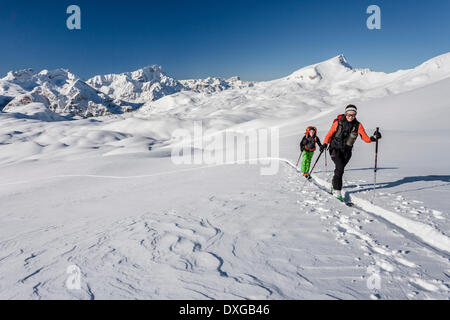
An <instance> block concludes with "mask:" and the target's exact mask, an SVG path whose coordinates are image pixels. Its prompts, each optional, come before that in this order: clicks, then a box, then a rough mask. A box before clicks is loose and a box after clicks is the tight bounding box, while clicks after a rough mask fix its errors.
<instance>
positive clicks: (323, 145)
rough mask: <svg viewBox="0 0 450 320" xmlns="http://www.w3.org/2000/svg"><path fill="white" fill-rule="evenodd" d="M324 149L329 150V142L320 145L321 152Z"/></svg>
mask: <svg viewBox="0 0 450 320" xmlns="http://www.w3.org/2000/svg"><path fill="white" fill-rule="evenodd" d="M324 150H327V144H326V143H324V144H322V145H321V146H320V152H323V151H324Z"/></svg>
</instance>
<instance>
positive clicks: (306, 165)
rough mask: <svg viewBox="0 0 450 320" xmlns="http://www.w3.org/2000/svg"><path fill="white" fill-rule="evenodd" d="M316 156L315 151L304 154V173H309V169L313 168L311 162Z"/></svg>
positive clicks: (304, 152)
mask: <svg viewBox="0 0 450 320" xmlns="http://www.w3.org/2000/svg"><path fill="white" fill-rule="evenodd" d="M313 155H314V151H306V150H304V151H303V152H302V172H303V173H309V167H310V166H311V160H312V157H313Z"/></svg>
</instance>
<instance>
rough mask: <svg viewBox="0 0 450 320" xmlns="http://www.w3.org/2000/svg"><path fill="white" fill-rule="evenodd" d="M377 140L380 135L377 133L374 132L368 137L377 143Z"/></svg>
mask: <svg viewBox="0 0 450 320" xmlns="http://www.w3.org/2000/svg"><path fill="white" fill-rule="evenodd" d="M377 139H381V133H380V132H379V131H375V132H374V133H373V136H371V137H370V140H372V141H377Z"/></svg>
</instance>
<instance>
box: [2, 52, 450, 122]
mask: <svg viewBox="0 0 450 320" xmlns="http://www.w3.org/2000/svg"><path fill="white" fill-rule="evenodd" d="M449 76H450V54H444V55H441V56H438V57H436V58H433V59H430V60H428V61H427V62H425V63H423V64H421V65H419V66H418V67H416V68H413V69H409V70H400V71H397V72H394V73H384V72H374V71H371V70H370V69H357V68H352V67H351V65H350V64H349V63H348V61H347V59H346V58H345V57H344V56H343V55H339V56H336V57H334V58H332V59H329V60H327V61H324V62H321V63H317V64H314V65H311V66H307V67H304V68H301V69H300V70H297V71H295V72H293V73H292V74H290V75H289V76H287V77H283V78H281V79H277V80H272V81H264V82H246V81H241V80H240V79H239V77H232V78H229V79H221V78H211V77H209V78H206V79H190V80H176V79H174V78H172V77H170V76H168V75H166V74H165V73H164V72H163V71H162V68H161V67H160V66H157V65H153V66H150V67H145V68H142V69H139V70H136V71H133V72H125V73H121V74H107V75H98V76H95V77H92V78H90V79H88V80H87V81H83V80H81V79H80V78H78V77H77V76H75V75H74V74H72V73H70V72H69V71H67V70H64V69H57V70H54V71H48V70H43V71H41V72H35V71H33V70H32V69H27V70H21V71H11V72H9V73H8V74H7V76H6V77H4V78H3V79H0V109H3V111H5V112H16V111H17V109H16V107H19V106H23V105H26V104H28V103H31V102H37V103H42V104H43V105H44V106H45V107H46V108H48V109H49V110H51V111H54V112H56V113H58V114H62V115H76V116H81V117H92V116H101V115H108V114H119V113H124V112H127V111H134V110H137V109H142V110H143V111H144V112H148V111H149V110H150V111H151V112H154V111H156V112H157V111H158V110H160V109H158V106H160V105H161V103H159V104H155V103H154V102H155V101H157V100H159V99H161V98H164V97H167V96H171V95H173V94H175V93H182V95H185V96H187V97H188V98H187V99H188V100H189V101H191V100H192V99H191V96H192V95H193V94H194V95H195V93H205V94H206V95H207V97H208V100H209V101H213V100H211V99H209V98H210V96H212V97H213V98H214V95H212V94H213V93H217V92H221V91H225V90H230V89H234V90H240V93H238V94H237V95H238V96H240V97H241V98H240V99H239V100H236V98H235V96H236V94H233V99H235V101H236V102H237V103H239V104H240V105H242V102H243V100H245V99H247V100H253V99H252V98H253V97H254V98H256V97H257V96H261V91H263V92H264V97H265V98H264V99H265V100H266V102H267V103H271V102H270V101H267V97H268V95H267V94H266V93H269V97H273V98H280V97H281V98H282V99H283V100H285V101H286V104H287V105H290V102H292V101H293V100H294V101H295V102H296V103H297V104H298V103H299V102H301V103H303V104H304V105H306V106H308V105H313V106H314V107H318V106H328V105H330V104H334V103H336V102H343V103H344V102H345V101H350V100H365V99H371V98H378V97H383V96H387V95H391V94H396V93H400V92H404V91H408V90H412V89H414V88H417V87H420V86H424V85H427V84H431V83H434V82H436V81H439V80H442V79H444V78H447V77H449ZM251 89H253V90H251ZM190 92H191V93H190ZM195 96H196V97H198V95H195ZM169 99H170V98H169ZM194 100H195V99H194ZM197 101H199V102H200V103H202V104H203V103H204V101H203V99H200V100H197ZM163 104H164V103H163ZM231 105H233V104H231ZM161 110H164V111H167V108H164V107H163V108H162V109H161Z"/></svg>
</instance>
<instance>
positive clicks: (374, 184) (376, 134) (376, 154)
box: [372, 127, 380, 202]
mask: <svg viewBox="0 0 450 320" xmlns="http://www.w3.org/2000/svg"><path fill="white" fill-rule="evenodd" d="M379 129H380V128H379V127H377V130H376V131H375V139H376V141H375V166H374V168H373V199H372V202H373V201H374V200H375V189H376V187H377V162H378V131H379Z"/></svg>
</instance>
